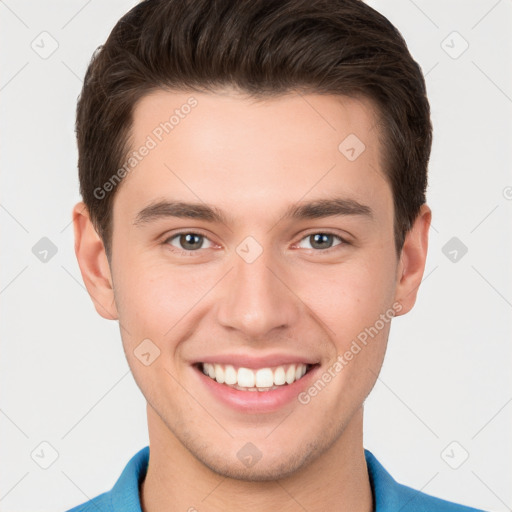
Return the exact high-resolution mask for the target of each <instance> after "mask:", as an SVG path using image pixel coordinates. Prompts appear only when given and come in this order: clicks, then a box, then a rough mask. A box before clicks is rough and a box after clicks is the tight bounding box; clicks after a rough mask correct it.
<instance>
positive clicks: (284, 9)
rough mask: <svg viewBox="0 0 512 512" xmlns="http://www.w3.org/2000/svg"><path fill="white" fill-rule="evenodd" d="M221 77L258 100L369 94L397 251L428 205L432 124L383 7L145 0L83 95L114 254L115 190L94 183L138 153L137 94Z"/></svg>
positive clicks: (341, 1) (414, 69)
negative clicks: (134, 144)
mask: <svg viewBox="0 0 512 512" xmlns="http://www.w3.org/2000/svg"><path fill="white" fill-rule="evenodd" d="M225 86H229V87H234V88H235V89H236V90H239V91H240V92H243V93H246V94H249V95H251V96H253V97H259V98H262V97H263V98H264V97H266V96H276V95H280V94H286V93H289V92H292V91H302V92H304V93H318V94H324V93H327V94H338V95H345V96H355V97H357V96H362V97H365V98H368V99H370V100H371V101H372V102H373V103H374V104H375V105H376V107H377V112H378V114H379V125H380V126H381V133H380V137H381V141H382V147H383V148H384V151H383V153H384V154H382V155H381V157H382V162H383V170H384V172H385V174H386V176H387V178H388V180H389V183H390V186H391V189H392V193H393V199H394V209H395V212H394V216H395V221H394V231H395V243H396V248H397V251H398V252H399V251H400V250H401V248H402V246H403V242H404V238H405V235H406V233H407V231H408V230H409V229H410V227H411V226H412V223H413V222H414V220H415V218H416V216H417V215H418V212H419V209H420V207H421V205H422V204H423V203H424V202H425V191H426V187H427V167H428V160H429V157H430V150H431V145H432V125H431V121H430V107H429V103H428V99H427V96H426V87H425V81H424V78H423V75H422V73H421V69H420V67H419V65H418V64H417V63H416V62H415V61H414V59H413V58H412V56H411V55H410V53H409V51H408V49H407V45H406V43H405V41H404V39H403V38H402V36H401V34H400V33H399V32H398V30H397V29H396V28H395V27H394V26H393V25H392V24H391V23H390V22H389V21H388V20H387V19H386V18H385V17H384V16H382V15H381V14H379V13H378V12H377V11H375V10H374V9H372V8H371V7H369V6H368V5H366V4H365V3H363V2H362V1H360V0H145V1H143V2H141V3H139V4H138V5H136V6H135V7H134V8H133V9H131V10H130V11H129V12H128V13H127V14H125V15H124V16H123V17H122V18H121V19H120V20H119V21H118V23H117V24H116V25H115V27H114V28H113V30H112V32H111V33H110V35H109V37H108V39H107V41H106V42H105V44H104V45H103V46H100V47H99V48H98V49H97V50H96V52H95V53H94V55H93V57H92V59H91V62H90V64H89V67H88V69H87V72H86V76H85V80H84V85H83V89H82V92H81V94H80V97H79V99H78V104H77V118H76V135H77V142H78V154H79V160H78V168H79V179H80V192H81V194H82V197H83V200H84V203H85V205H86V206H87V208H88V210H89V213H90V216H91V220H92V222H93V224H94V226H95V228H96V230H97V231H98V234H99V235H100V236H101V238H102V240H103V243H104V245H105V249H106V252H107V255H110V254H111V253H110V251H111V237H112V232H111V230H112V226H111V225H112V219H111V217H112V205H113V199H114V196H115V192H116V190H117V189H118V188H119V187H114V188H113V190H112V191H111V193H108V194H105V195H104V197H98V193H97V190H99V189H101V187H102V186H103V185H104V184H105V183H106V182H108V180H109V178H111V177H112V176H114V175H115V174H116V171H118V169H119V168H120V167H121V166H122V163H123V162H124V161H125V159H126V155H127V154H128V152H129V150H130V134H131V124H132V113H133V110H134V106H135V104H136V102H137V101H138V100H140V99H141V98H142V97H143V96H145V95H147V94H148V93H149V92H151V91H154V90H157V89H166V90H177V91H202V92H208V91H211V92H214V91H215V90H216V89H219V88H223V87H225ZM340 142H341V141H340ZM95 191H96V192H95Z"/></svg>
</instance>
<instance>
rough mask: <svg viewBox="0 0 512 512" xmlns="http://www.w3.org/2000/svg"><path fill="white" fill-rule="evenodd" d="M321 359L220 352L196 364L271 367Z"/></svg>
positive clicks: (315, 362)
mask: <svg viewBox="0 0 512 512" xmlns="http://www.w3.org/2000/svg"><path fill="white" fill-rule="evenodd" d="M318 362H319V361H318V360H315V359H313V358H311V357H308V356H300V355H292V354H282V353H281V354H268V355H264V356H263V355H261V356H251V355H249V354H219V355H217V356H204V357H203V358H201V359H200V360H197V361H195V363H194V364H199V363H210V364H214V363H218V364H223V365H226V364H230V365H232V366H235V367H238V368H240V367H242V368H252V369H256V368H269V367H272V366H284V365H288V364H310V365H314V364H317V363H318Z"/></svg>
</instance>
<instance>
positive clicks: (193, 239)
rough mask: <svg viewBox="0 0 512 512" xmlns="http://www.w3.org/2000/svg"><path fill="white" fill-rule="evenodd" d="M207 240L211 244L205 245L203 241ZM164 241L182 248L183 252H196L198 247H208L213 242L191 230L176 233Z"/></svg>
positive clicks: (179, 248)
mask: <svg viewBox="0 0 512 512" xmlns="http://www.w3.org/2000/svg"><path fill="white" fill-rule="evenodd" d="M205 241H206V242H208V243H209V244H210V245H208V246H207V247H203V243H204V242H205ZM164 243H166V244H169V245H171V246H172V247H175V248H176V249H178V251H180V250H181V251H182V252H187V251H192V252H195V251H197V250H198V249H208V248H210V247H211V246H212V243H211V242H210V240H208V238H206V236H204V235H201V234H199V233H194V232H190V231H187V232H182V233H176V234H175V235H173V236H170V237H169V238H167V239H166V240H165V242H164Z"/></svg>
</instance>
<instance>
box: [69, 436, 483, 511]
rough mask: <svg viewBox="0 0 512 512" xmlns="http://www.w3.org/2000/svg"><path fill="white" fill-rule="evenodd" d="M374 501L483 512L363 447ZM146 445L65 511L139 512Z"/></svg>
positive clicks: (379, 507) (380, 505)
mask: <svg viewBox="0 0 512 512" xmlns="http://www.w3.org/2000/svg"><path fill="white" fill-rule="evenodd" d="M364 454H365V457H366V464H367V466H368V473H369V475H370V484H371V486H372V491H373V498H374V502H375V511H374V512H483V511H482V510H477V509H475V508H470V507H465V506H463V505H457V504H455V503H451V502H449V501H445V500H441V499H439V498H434V497H433V496H429V495H428V494H425V493H422V492H420V491H416V490H414V489H411V488H410V487H406V486H405V485H401V484H399V483H397V482H396V481H395V480H394V479H393V478H392V477H391V475H390V474H389V473H388V472H387V471H386V470H385V469H384V467H383V466H382V465H381V464H380V462H379V461H378V460H377V459H376V458H375V456H374V455H373V454H372V453H371V452H370V451H368V450H365V451H364ZM148 461H149V446H146V447H145V448H142V450H140V451H139V452H137V453H136V454H135V455H134V456H133V457H132V458H131V460H130V461H129V462H128V464H127V465H126V467H125V468H124V470H123V472H122V473H121V476H120V477H119V479H118V480H117V482H116V483H115V485H114V487H113V488H112V490H110V491H108V492H104V493H103V494H100V495H99V496H96V498H93V499H92V500H89V501H87V502H86V503H83V504H82V505H79V506H77V507H74V508H72V509H70V510H68V511H67V512H142V510H141V507H140V500H139V485H140V483H141V482H142V481H143V480H144V477H145V476H146V471H147V467H148Z"/></svg>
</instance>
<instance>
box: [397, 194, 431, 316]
mask: <svg viewBox="0 0 512 512" xmlns="http://www.w3.org/2000/svg"><path fill="white" fill-rule="evenodd" d="M431 219H432V212H431V210H430V208H429V207H428V206H427V205H426V204H424V205H423V206H422V207H421V209H420V212H419V213H418V216H417V217H416V220H415V221H414V224H413V226H412V228H411V229H410V230H409V232H408V233H407V234H406V237H405V241H404V245H403V247H402V251H401V253H400V262H399V264H398V270H397V287H396V293H395V300H396V301H397V302H399V303H400V304H401V305H402V309H401V310H400V313H399V314H400V315H403V314H405V313H408V312H409V311H410V310H411V309H412V307H413V306H414V303H415V302H416V295H417V293H418V288H419V286H420V284H421V280H422V278H423V272H424V270H425V262H426V259H427V249H428V233H429V228H430V221H431Z"/></svg>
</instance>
